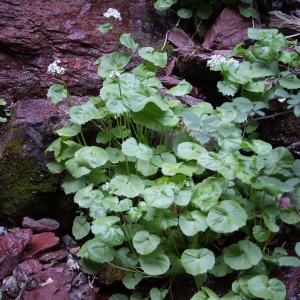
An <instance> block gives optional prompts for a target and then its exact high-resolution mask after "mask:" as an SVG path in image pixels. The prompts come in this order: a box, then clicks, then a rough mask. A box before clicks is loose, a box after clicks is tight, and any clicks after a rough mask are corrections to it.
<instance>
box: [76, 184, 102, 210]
mask: <svg viewBox="0 0 300 300" xmlns="http://www.w3.org/2000/svg"><path fill="white" fill-rule="evenodd" d="M103 197H104V196H103V194H102V192H101V191H99V190H93V184H92V183H91V184H89V185H88V186H86V187H84V188H82V189H80V190H79V191H78V192H77V193H76V194H75V197H74V202H76V203H78V205H79V206H81V207H84V208H89V207H90V205H91V204H92V203H93V202H96V201H97V202H100V201H101V199H103Z"/></svg>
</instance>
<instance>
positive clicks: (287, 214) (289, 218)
mask: <svg viewBox="0 0 300 300" xmlns="http://www.w3.org/2000/svg"><path fill="white" fill-rule="evenodd" d="M279 217H280V219H281V220H282V221H283V222H285V223H287V224H296V223H298V222H299V221H300V217H299V215H298V214H297V212H296V211H295V210H294V209H293V208H291V207H290V208H288V209H284V210H282V211H281V212H280V215H279Z"/></svg>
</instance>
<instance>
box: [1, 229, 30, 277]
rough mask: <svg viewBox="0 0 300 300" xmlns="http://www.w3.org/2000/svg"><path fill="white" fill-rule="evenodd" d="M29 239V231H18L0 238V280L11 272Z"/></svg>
mask: <svg viewBox="0 0 300 300" xmlns="http://www.w3.org/2000/svg"><path fill="white" fill-rule="evenodd" d="M31 239H32V231H31V230H30V229H20V230H17V231H14V232H11V233H8V234H7V235H4V236H0V280H2V279H3V278H5V277H6V276H7V275H9V274H10V273H11V272H12V271H13V269H14V268H15V267H16V265H17V264H18V262H19V260H20V258H21V255H22V254H23V251H24V249H25V248H26V246H27V245H28V244H29V243H30V241H31Z"/></svg>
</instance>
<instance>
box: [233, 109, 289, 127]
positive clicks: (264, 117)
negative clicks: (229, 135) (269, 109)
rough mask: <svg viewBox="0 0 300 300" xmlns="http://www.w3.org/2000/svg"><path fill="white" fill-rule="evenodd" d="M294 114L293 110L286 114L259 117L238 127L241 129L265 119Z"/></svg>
mask: <svg viewBox="0 0 300 300" xmlns="http://www.w3.org/2000/svg"><path fill="white" fill-rule="evenodd" d="M292 112H293V111H292V110H289V111H284V112H280V113H276V114H274V115H270V116H263V117H259V118H256V119H252V120H251V121H248V122H246V123H243V124H241V125H239V126H238V127H239V128H240V127H244V126H245V125H248V124H251V123H253V122H256V121H260V120H265V119H271V118H275V117H278V116H281V115H285V114H290V113H292Z"/></svg>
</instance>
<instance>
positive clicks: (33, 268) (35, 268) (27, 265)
mask: <svg viewBox="0 0 300 300" xmlns="http://www.w3.org/2000/svg"><path fill="white" fill-rule="evenodd" d="M20 268H21V269H22V270H23V272H24V273H25V274H26V275H27V276H29V275H32V274H35V273H38V272H40V271H41V270H42V269H43V265H42V264H41V263H40V262H39V261H37V260H35V259H29V260H25V261H23V262H22V263H21V264H20Z"/></svg>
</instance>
